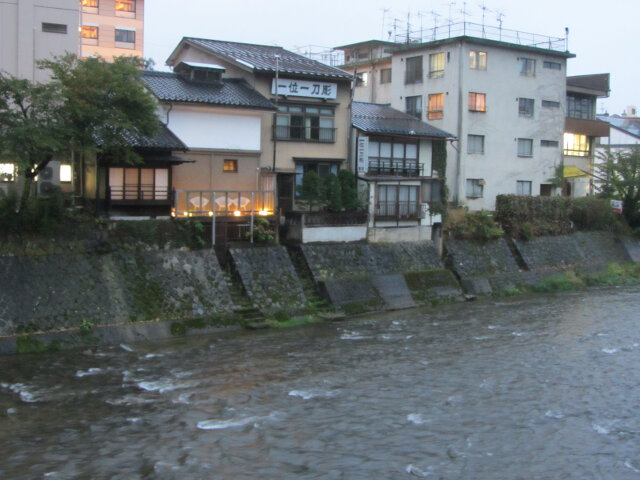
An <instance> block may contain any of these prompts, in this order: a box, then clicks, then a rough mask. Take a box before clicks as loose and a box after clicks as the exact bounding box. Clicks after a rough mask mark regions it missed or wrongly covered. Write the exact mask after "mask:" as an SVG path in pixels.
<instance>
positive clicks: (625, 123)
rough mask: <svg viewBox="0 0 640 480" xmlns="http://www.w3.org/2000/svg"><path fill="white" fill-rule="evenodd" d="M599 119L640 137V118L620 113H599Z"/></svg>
mask: <svg viewBox="0 0 640 480" xmlns="http://www.w3.org/2000/svg"><path fill="white" fill-rule="evenodd" d="M598 120H602V121H603V122H608V123H609V124H610V125H611V126H612V127H614V128H617V129H618V130H621V131H623V132H624V133H627V134H629V135H632V136H634V137H636V138H640V118H638V117H620V116H618V115H613V116H609V115H598Z"/></svg>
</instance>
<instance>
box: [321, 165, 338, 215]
mask: <svg viewBox="0 0 640 480" xmlns="http://www.w3.org/2000/svg"><path fill="white" fill-rule="evenodd" d="M324 193H325V195H326V200H325V203H326V205H327V210H329V211H330V212H339V211H341V210H342V192H341V191H340V182H339V181H338V177H337V176H335V175H334V174H333V173H330V174H329V175H327V177H326V178H325V179H324Z"/></svg>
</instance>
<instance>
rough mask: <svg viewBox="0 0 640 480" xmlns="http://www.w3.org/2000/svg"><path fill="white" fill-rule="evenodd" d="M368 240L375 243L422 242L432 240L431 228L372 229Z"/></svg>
mask: <svg viewBox="0 0 640 480" xmlns="http://www.w3.org/2000/svg"><path fill="white" fill-rule="evenodd" d="M368 240H369V241H370V242H373V243H382V242H388V243H394V242H422V241H425V240H431V227H430V226H428V227H427V226H420V227H418V226H413V227H405V228H370V229H369V235H368Z"/></svg>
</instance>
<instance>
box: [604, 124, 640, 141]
mask: <svg viewBox="0 0 640 480" xmlns="http://www.w3.org/2000/svg"><path fill="white" fill-rule="evenodd" d="M600 143H602V144H603V145H609V144H610V145H638V144H640V139H638V138H637V137H634V136H633V135H629V134H627V133H624V132H621V131H620V130H617V129H615V128H613V127H612V128H611V129H610V131H609V137H602V138H601V139H600Z"/></svg>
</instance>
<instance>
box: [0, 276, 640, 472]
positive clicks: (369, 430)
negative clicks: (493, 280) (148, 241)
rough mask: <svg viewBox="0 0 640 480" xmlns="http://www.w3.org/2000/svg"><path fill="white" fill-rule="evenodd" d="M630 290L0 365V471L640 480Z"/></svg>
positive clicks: (637, 364) (638, 348)
mask: <svg viewBox="0 0 640 480" xmlns="http://www.w3.org/2000/svg"><path fill="white" fill-rule="evenodd" d="M639 321H640V289H639V288H638V287H624V288H614V289H603V290H590V291H588V292H581V293H572V294H568V295H567V294H564V295H562V296H536V297H514V298H509V299H499V300H495V299H493V300H484V301H479V302H470V303H466V304H457V305H452V306H444V307H439V308H436V309H423V310H411V311H402V312H394V313H388V314H381V315H376V316H371V317H365V318H359V319H352V320H349V321H343V322H336V323H330V324H321V325H311V326H307V327H302V328H295V329H289V330H284V331H282V330H281V331H262V332H233V333H231V332H230V333H227V334H223V335H217V336H202V337H199V338H185V339H173V340H171V341H167V342H162V343H154V344H145V345H135V346H128V345H123V346H119V347H103V348H98V349H97V350H95V351H85V352H62V353H58V354H53V355H38V356H14V357H4V358H0V478H2V479H40V478H50V479H71V478H81V479H107V478H109V479H138V478H141V479H143V478H144V479H147V478H148V479H155V478H158V479H165V478H166V479H192V478H193V479H210V478H213V479H234V480H235V479H282V478H293V479H297V478H300V479H312V478H313V479H316V478H318V479H319V478H322V479H325V478H326V479H377V478H380V479H411V478H436V479H437V478H442V479H458V478H465V479H467V478H468V479H492V480H493V479H520V478H522V479H533V478H536V479H538V478H549V479H551V478H553V479H561V478H562V479H564V478H571V479H590V478H599V479H600V478H601V479H627V478H629V479H636V478H640V408H639V401H640V400H639V398H640V395H639V394H640V322H639Z"/></svg>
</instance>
